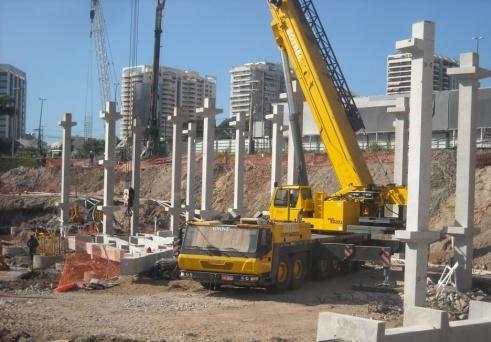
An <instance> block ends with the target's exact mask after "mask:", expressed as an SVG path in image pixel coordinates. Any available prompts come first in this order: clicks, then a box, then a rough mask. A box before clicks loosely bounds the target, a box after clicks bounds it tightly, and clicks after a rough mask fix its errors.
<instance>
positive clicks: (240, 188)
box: [230, 113, 246, 215]
mask: <svg viewBox="0 0 491 342" xmlns="http://www.w3.org/2000/svg"><path fill="white" fill-rule="evenodd" d="M245 121H246V118H245V115H243V114H241V113H239V114H237V115H236V117H235V121H233V122H230V126H234V127H235V173H234V207H233V208H232V209H233V210H234V211H235V212H237V213H239V214H241V215H242V214H243V213H244V142H245V137H244V127H245Z"/></svg>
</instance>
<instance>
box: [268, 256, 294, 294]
mask: <svg viewBox="0 0 491 342" xmlns="http://www.w3.org/2000/svg"><path fill="white" fill-rule="evenodd" d="M291 279H292V264H291V260H290V258H289V257H288V255H282V256H280V260H279V262H278V270H277V272H276V277H275V279H274V284H273V286H272V287H271V288H270V290H271V292H273V293H280V292H284V291H286V290H287V289H288V286H290V282H291Z"/></svg>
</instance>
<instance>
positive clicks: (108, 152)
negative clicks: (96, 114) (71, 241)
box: [98, 101, 121, 235]
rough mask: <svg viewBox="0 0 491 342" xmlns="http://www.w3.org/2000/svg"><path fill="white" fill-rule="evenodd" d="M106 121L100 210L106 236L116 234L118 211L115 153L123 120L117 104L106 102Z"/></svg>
mask: <svg viewBox="0 0 491 342" xmlns="http://www.w3.org/2000/svg"><path fill="white" fill-rule="evenodd" d="M100 117H101V119H103V120H104V132H105V133H104V139H105V151H104V160H101V161H100V164H101V165H102V166H103V167H104V205H103V206H99V207H98V209H99V210H102V212H103V219H102V229H103V234H104V235H111V234H113V233H114V227H113V223H114V222H113V213H114V211H115V210H116V209H117V207H116V206H114V153H115V148H116V120H119V119H120V118H121V115H120V113H119V112H116V102H109V101H108V102H106V110H105V111H103V112H101V114H100Z"/></svg>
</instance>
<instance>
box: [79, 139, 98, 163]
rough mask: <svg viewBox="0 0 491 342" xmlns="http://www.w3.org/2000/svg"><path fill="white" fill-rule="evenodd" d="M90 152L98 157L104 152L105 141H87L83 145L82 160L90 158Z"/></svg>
mask: <svg viewBox="0 0 491 342" xmlns="http://www.w3.org/2000/svg"><path fill="white" fill-rule="evenodd" d="M90 151H93V152H94V154H95V155H96V156H97V155H99V154H101V153H103V152H104V140H102V139H93V138H89V139H87V140H86V141H85V142H84V144H83V145H82V150H81V151H80V154H81V156H82V158H89V154H90Z"/></svg>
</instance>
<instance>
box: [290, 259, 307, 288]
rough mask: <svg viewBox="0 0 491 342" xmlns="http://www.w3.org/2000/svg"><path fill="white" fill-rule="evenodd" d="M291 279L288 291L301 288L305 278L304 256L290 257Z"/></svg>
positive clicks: (305, 264) (305, 262) (305, 260)
mask: <svg viewBox="0 0 491 342" xmlns="http://www.w3.org/2000/svg"><path fill="white" fill-rule="evenodd" d="M291 270H292V272H291V273H292V279H291V281H290V289H292V290H296V289H299V288H300V287H302V284H303V282H304V281H305V277H306V276H307V257H306V256H305V254H294V255H292V256H291Z"/></svg>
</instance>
